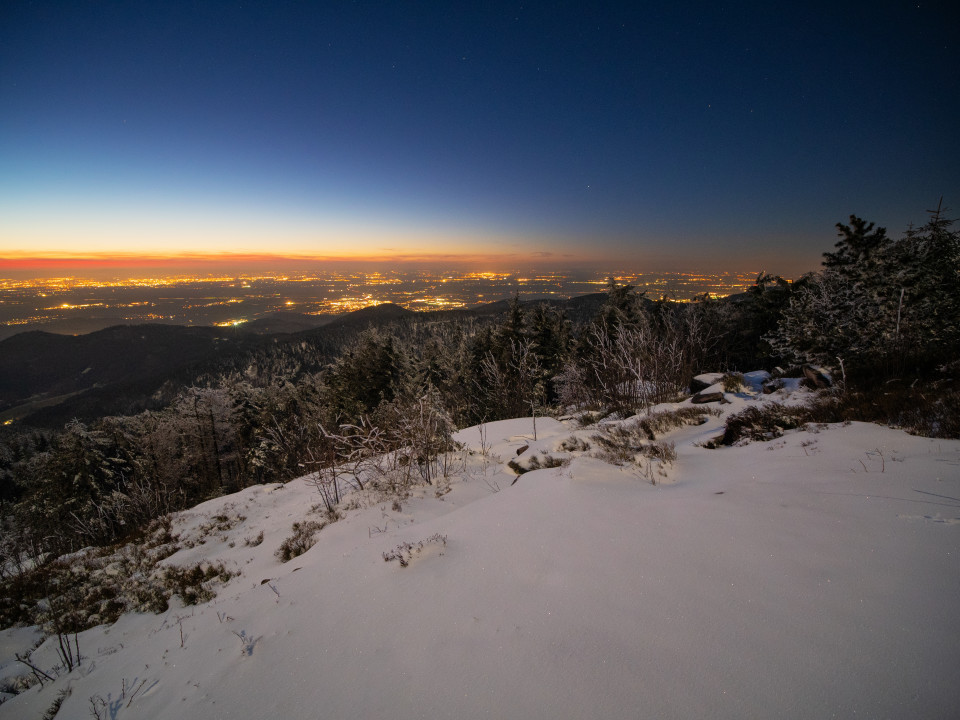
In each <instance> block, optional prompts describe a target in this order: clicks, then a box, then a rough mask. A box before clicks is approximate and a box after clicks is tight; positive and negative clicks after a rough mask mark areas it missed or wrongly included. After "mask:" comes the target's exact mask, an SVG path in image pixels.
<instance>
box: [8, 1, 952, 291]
mask: <svg viewBox="0 0 960 720" xmlns="http://www.w3.org/2000/svg"><path fill="white" fill-rule="evenodd" d="M588 5H589V7H587V6H588ZM955 7H956V6H955V5H954V4H952V3H927V2H870V3H866V2H863V3H849V2H831V3H823V4H821V3H809V2H804V3H777V2H763V3H730V4H722V3H719V2H708V3H677V2H666V3H656V4H653V3H649V4H648V3H569V4H568V3H558V4H554V3H549V4H546V3H544V4H539V3H531V4H507V3H495V2H484V3H470V4H466V3H444V2H436V3H433V2H379V3H373V2H370V3H367V2H349V3H348V2H342V3H341V2H317V3H311V2H269V3H265V2H264V3H260V2H175V1H161V2H151V3H139V2H22V1H18V0H5V2H3V3H2V5H0V256H2V258H5V259H2V258H0V276H2V275H3V272H2V268H3V263H7V266H8V267H11V266H12V265H11V262H12V261H11V258H16V257H20V256H41V255H51V256H54V255H58V254H64V255H69V256H78V255H90V254H96V253H106V254H107V255H109V256H112V257H115V256H116V255H117V254H119V253H133V254H137V253H142V254H148V255H157V254H168V253H174V254H178V253H201V254H203V253H244V254H262V253H265V254H292V255H310V256H329V257H354V256H357V257H377V258H393V259H395V260H396V259H408V260H409V259H424V258H427V259H431V258H432V259H437V258H439V259H441V260H443V261H445V262H446V261H452V260H451V258H458V257H459V258H462V259H464V260H471V261H476V263H475V264H478V265H485V266H489V267H490V269H493V268H494V267H496V266H499V267H505V266H511V265H515V266H519V265H521V264H533V265H536V264H538V263H539V264H541V265H544V266H546V265H558V266H560V267H563V266H564V265H569V266H575V265H578V264H580V265H583V264H596V265H600V266H604V265H608V266H610V267H621V268H628V267H629V268H631V269H645V270H685V269H690V270H694V269H696V270H702V269H707V268H714V269H717V270H726V269H734V270H735V269H741V268H757V269H761V268H762V269H766V270H767V271H771V272H779V273H783V274H785V275H792V276H795V275H797V274H799V273H801V272H803V271H806V270H813V269H815V268H816V266H817V265H818V263H819V260H820V255H821V253H822V252H823V251H825V250H828V249H830V248H831V247H832V244H833V242H834V240H835V231H834V227H833V226H834V223H836V222H838V221H845V220H846V218H847V216H848V215H850V214H851V213H856V214H858V215H860V216H863V217H866V218H868V219H871V220H875V221H877V222H878V224H882V225H886V226H887V227H888V229H889V230H890V233H891V234H892V235H894V236H897V235H899V234H900V233H901V232H902V231H903V230H904V229H905V228H906V226H907V224H908V223H909V222H913V223H916V224H922V223H923V222H924V221H925V220H926V218H927V215H926V213H925V211H926V210H927V209H928V208H930V207H933V206H935V205H936V203H937V201H938V199H939V197H940V196H941V195H943V196H944V203H945V204H946V205H947V206H949V207H952V208H954V209H955V210H960V169H958V165H960V163H958V160H960V132H958V128H960V52H958V45H957V28H958V27H960V22H958V21H960V17H958V11H957V10H956V9H954V8H955ZM958 214H960V213H957V212H954V213H953V215H954V216H956V215H958Z"/></svg>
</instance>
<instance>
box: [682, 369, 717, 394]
mask: <svg viewBox="0 0 960 720" xmlns="http://www.w3.org/2000/svg"><path fill="white" fill-rule="evenodd" d="M722 377H723V373H718V372H715V373H703V374H702V375H697V376H696V377H695V378H694V379H693V380H691V381H690V392H692V393H699V392H701V391H703V390H706V389H707V388H708V387H710V386H711V385H716V384H717V383H718V382H720V379H721V378H722Z"/></svg>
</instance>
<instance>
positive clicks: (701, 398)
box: [690, 392, 723, 405]
mask: <svg viewBox="0 0 960 720" xmlns="http://www.w3.org/2000/svg"><path fill="white" fill-rule="evenodd" d="M690 402H692V403H693V404H694V405H703V404H704V403H712V402H723V393H722V392H712V393H697V394H696V395H694V396H693V397H692V398H690Z"/></svg>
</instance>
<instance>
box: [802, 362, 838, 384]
mask: <svg viewBox="0 0 960 720" xmlns="http://www.w3.org/2000/svg"><path fill="white" fill-rule="evenodd" d="M802 369H803V376H804V377H805V378H806V379H807V381H808V382H809V383H810V384H811V385H813V387H815V388H818V389H822V388H828V387H830V386H831V385H833V383H832V382H831V380H830V376H829V375H827V374H826V373H825V372H824V371H823V370H821V369H820V368H815V367H813V365H804V366H803V368H802Z"/></svg>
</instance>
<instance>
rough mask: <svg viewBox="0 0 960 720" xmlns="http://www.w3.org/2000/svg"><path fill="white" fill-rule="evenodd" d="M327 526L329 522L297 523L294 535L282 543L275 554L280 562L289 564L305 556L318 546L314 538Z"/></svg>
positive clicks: (307, 521) (309, 521)
mask: <svg viewBox="0 0 960 720" xmlns="http://www.w3.org/2000/svg"><path fill="white" fill-rule="evenodd" d="M327 524H328V523H327V522H323V521H321V522H317V521H314V520H304V521H303V522H295V523H294V524H293V527H292V530H293V535H291V536H290V537H288V538H286V539H285V540H284V541H283V542H282V543H280V547H279V548H277V551H276V553H274V554H275V555H276V556H277V557H278V558H279V559H280V562H287V561H289V560H292V559H293V558H295V557H298V556H300V555H303V554H304V553H305V552H306V551H307V550H309V549H310V548H312V547H313V546H314V544H316V542H317V541H316V538H315V537H314V536H315V535H316V534H317V533H318V532H320V531H321V530H322V529H323V528H324V527H326V526H327Z"/></svg>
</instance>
